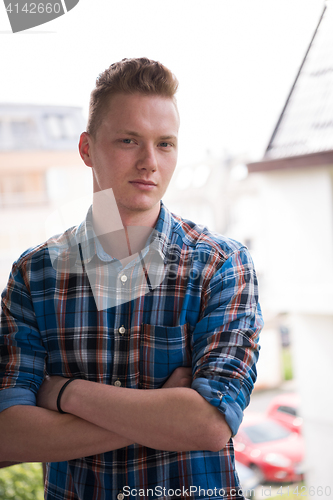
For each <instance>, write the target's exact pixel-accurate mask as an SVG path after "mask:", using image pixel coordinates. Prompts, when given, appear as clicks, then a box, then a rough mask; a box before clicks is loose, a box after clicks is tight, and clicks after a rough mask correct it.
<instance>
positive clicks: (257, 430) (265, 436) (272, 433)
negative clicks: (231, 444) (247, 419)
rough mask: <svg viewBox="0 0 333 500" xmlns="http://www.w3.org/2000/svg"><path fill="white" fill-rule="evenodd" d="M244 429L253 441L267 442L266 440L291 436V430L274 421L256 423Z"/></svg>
mask: <svg viewBox="0 0 333 500" xmlns="http://www.w3.org/2000/svg"><path fill="white" fill-rule="evenodd" d="M243 431H244V432H245V434H246V435H247V437H248V438H249V439H250V440H251V441H252V443H265V442H266V441H277V440H278V439H285V438H287V437H288V436H290V434H291V433H290V431H289V430H287V429H285V428H284V427H281V426H280V425H278V424H276V423H275V422H272V421H269V420H267V421H265V422H262V423H260V424H256V425H249V426H247V427H243Z"/></svg>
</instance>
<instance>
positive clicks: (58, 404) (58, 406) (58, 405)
mask: <svg viewBox="0 0 333 500" xmlns="http://www.w3.org/2000/svg"><path fill="white" fill-rule="evenodd" d="M73 380H76V378H70V379H68V380H67V382H65V383H64V385H63V386H62V388H61V389H60V391H59V394H58V397H57V409H58V412H59V413H67V411H63V410H62V409H61V406H60V400H61V396H62V395H63V393H64V390H65V389H66V387H67V386H68V384H70V383H71V382H73Z"/></svg>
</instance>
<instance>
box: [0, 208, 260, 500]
mask: <svg viewBox="0 0 333 500" xmlns="http://www.w3.org/2000/svg"><path fill="white" fill-rule="evenodd" d="M50 241H51V242H52V243H51V244H50ZM50 241H49V242H46V243H44V244H42V245H40V246H38V247H36V248H34V249H29V250H28V251H27V252H25V253H24V254H23V255H22V256H21V257H20V259H19V260H18V261H17V262H15V263H14V265H13V269H12V272H11V275H10V278H9V281H8V285H7V287H6V289H5V290H4V292H3V294H2V308H1V335H0V374H1V375H0V388H1V389H2V390H1V392H0V411H2V410H4V409H6V408H8V407H10V406H13V405H35V404H36V394H37V391H38V389H39V387H40V385H41V384H42V382H43V378H44V373H45V370H46V371H47V372H48V373H49V374H50V375H60V376H63V377H80V378H83V379H86V380H91V381H94V382H99V383H102V384H116V385H122V386H123V387H130V388H136V389H140V390H144V389H152V388H153V389H154V388H159V387H161V386H162V385H163V384H164V382H165V381H166V380H167V378H168V377H169V376H170V375H171V373H172V372H173V370H174V369H175V368H176V367H178V366H192V370H193V383H192V388H193V389H195V390H196V391H198V392H199V393H200V394H201V395H202V396H203V397H204V398H205V399H206V400H207V401H208V402H209V403H210V404H212V405H213V406H215V407H216V408H218V410H219V411H220V412H221V413H222V414H223V415H224V416H225V419H226V422H227V423H228V425H229V426H230V428H231V430H232V433H233V435H235V434H236V432H237V430H238V427H239V425H240V423H241V421H242V415H243V410H244V409H245V407H246V406H247V405H248V403H249V398H250V394H251V391H252V388H253V384H254V382H255V380H256V367H255V365H256V361H257V359H258V352H259V346H258V337H259V333H260V330H261V328H262V326H263V322H262V317H261V312H260V306H259V304H258V287H257V279H256V274H255V270H254V268H253V263H252V260H251V257H250V255H249V253H248V250H247V249H246V247H244V246H242V245H241V244H239V243H238V242H236V241H233V240H230V239H227V238H225V237H223V236H221V235H218V234H215V233H212V232H210V231H208V230H207V228H204V227H202V226H197V225H195V224H194V223H193V222H190V221H188V220H184V219H181V218H180V217H178V216H175V215H173V214H171V213H170V212H169V211H168V210H167V209H166V207H165V206H164V205H163V204H161V211H160V215H159V219H158V221H157V225H156V227H155V232H154V236H153V237H152V239H151V241H150V246H148V247H146V248H145V250H144V251H143V252H142V255H140V258H139V257H138V259H136V260H135V261H132V262H131V263H129V264H128V265H127V266H125V267H124V268H123V267H122V265H121V263H120V262H119V261H118V260H116V259H112V257H110V256H109V255H107V254H106V253H105V252H104V251H103V248H102V247H101V245H100V243H99V241H98V240H97V238H95V237H94V233H93V228H92V222H91V212H89V213H88V216H87V218H86V220H85V221H84V222H83V223H82V224H81V225H80V226H78V227H75V228H71V229H70V230H68V231H67V232H66V233H64V235H62V236H61V237H60V238H58V239H57V238H55V239H53V240H50ZM64 242H65V243H64ZM74 243H76V244H74ZM152 247H153V249H154V252H155V253H154V255H155V256H156V255H157V256H158V260H159V262H162V263H163V266H164V274H163V279H162V280H161V279H160V280H158V279H157V280H155V282H154V279H153V278H154V276H155V275H157V274H158V273H157V272H155V274H154V270H155V271H156V269H158V268H159V269H160V264H157V263H156V262H157V260H156V258H155V260H154V261H153V263H152V264H151V261H149V258H148V254H149V251H150V250H151V248H152ZM138 262H139V263H140V265H141V269H142V265H143V269H144V270H145V271H146V269H147V270H148V275H149V276H150V279H149V278H147V273H145V278H146V280H144V281H145V286H146V289H145V290H144V291H143V292H142V293H136V294H132V296H131V297H129V300H127V301H126V300H118V301H116V302H112V303H110V302H108V301H106V302H105V300H104V299H103V297H102V300H101V301H100V302H98V298H97V295H98V293H97V294H96V293H95V292H94V290H93V288H95V291H96V290H100V289H101V288H103V286H107V287H111V292H112V293H109V294H106V296H107V297H110V296H114V293H116V292H117V290H118V287H120V288H119V290H120V292H119V293H120V295H121V293H122V290H125V289H127V290H129V289H132V290H134V288H135V287H137V279H138V274H137V269H138ZM142 262H144V264H142ZM149 266H150V269H149ZM96 268H98V269H99V272H98V273H96ZM89 269H90V270H91V272H90V274H89ZM94 273H95V274H94ZM123 275H125V276H126V282H124V279H123V280H122V281H119V278H121V277H122V276H123ZM141 275H142V273H141ZM94 276H95V278H94ZM105 276H106V278H105ZM94 279H95V282H94ZM96 280H97V281H98V280H101V282H100V281H98V283H97V285H98V286H95V284H96ZM117 280H118V281H117ZM151 281H152V282H154V283H153V284H151ZM101 283H102V285H103V286H101ZM131 283H134V285H131ZM147 283H148V288H147ZM104 295H105V294H104ZM103 300H104V302H103ZM207 425H209V422H207ZM203 432H204V429H203ZM47 469H48V471H47V479H46V486H45V488H46V499H47V500H60V499H71V500H92V499H99V500H109V499H110V500H111V499H114V500H116V499H117V498H118V500H119V499H121V498H124V499H126V498H136V496H141V497H142V496H144V497H145V498H161V499H167V498H193V499H199V498H200V499H201V500H205V499H208V498H212V497H213V498H225V499H228V500H229V499H230V500H231V499H243V498H244V497H243V494H242V492H241V491H238V489H239V482H238V476H237V473H236V471H235V463H234V452H233V444H232V439H230V441H229V443H228V444H227V446H226V447H225V448H224V449H223V450H222V451H220V452H211V451H191V452H169V451H163V450H154V449H150V448H147V447H144V446H141V445H135V444H134V445H131V446H128V447H126V448H122V449H119V450H115V451H110V452H108V453H104V454H100V455H96V456H89V457H83V458H80V459H77V460H70V461H68V462H60V463H50V464H48V467H47Z"/></svg>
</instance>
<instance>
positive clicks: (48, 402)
mask: <svg viewBox="0 0 333 500" xmlns="http://www.w3.org/2000/svg"><path fill="white" fill-rule="evenodd" d="M67 380H68V378H64V377H58V376H53V377H49V376H47V377H46V378H45V379H44V382H43V383H42V385H41V386H40V388H39V391H38V393H37V406H39V407H40V408H45V409H46V410H53V411H58V409H57V398H58V394H59V391H60V389H61V388H62V386H63V385H64V384H65V382H66V381H67Z"/></svg>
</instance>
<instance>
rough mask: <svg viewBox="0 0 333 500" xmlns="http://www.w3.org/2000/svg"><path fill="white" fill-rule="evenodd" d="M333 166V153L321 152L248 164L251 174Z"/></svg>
mask: <svg viewBox="0 0 333 500" xmlns="http://www.w3.org/2000/svg"><path fill="white" fill-rule="evenodd" d="M325 165H332V166H333V151H320V152H318V153H310V154H305V155H300V156H289V158H274V159H272V160H269V159H267V160H265V159H264V160H261V161H258V162H253V163H248V164H247V168H248V171H249V173H252V172H270V171H272V170H286V169H289V170H290V169H292V168H307V167H322V166H325Z"/></svg>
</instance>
